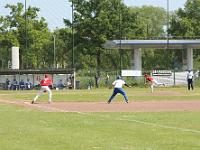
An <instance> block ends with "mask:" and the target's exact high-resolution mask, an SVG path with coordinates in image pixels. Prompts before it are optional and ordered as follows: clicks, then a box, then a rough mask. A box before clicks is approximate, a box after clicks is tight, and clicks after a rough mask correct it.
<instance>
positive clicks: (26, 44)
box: [25, 0, 28, 69]
mask: <svg viewBox="0 0 200 150" xmlns="http://www.w3.org/2000/svg"><path fill="white" fill-rule="evenodd" d="M27 37H28V31H27V8H26V0H25V62H26V69H27V68H28V57H27V49H28V41H27V40H28V39H27Z"/></svg>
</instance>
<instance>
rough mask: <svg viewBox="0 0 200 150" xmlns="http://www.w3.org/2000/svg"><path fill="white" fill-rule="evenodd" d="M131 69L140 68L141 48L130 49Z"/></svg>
mask: <svg viewBox="0 0 200 150" xmlns="http://www.w3.org/2000/svg"><path fill="white" fill-rule="evenodd" d="M131 70H142V51H141V48H139V49H134V50H132V56H131Z"/></svg>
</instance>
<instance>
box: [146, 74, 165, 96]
mask: <svg viewBox="0 0 200 150" xmlns="http://www.w3.org/2000/svg"><path fill="white" fill-rule="evenodd" d="M144 77H145V79H146V82H148V83H149V84H150V88H151V92H152V93H153V89H154V86H155V85H156V86H159V85H163V86H164V87H165V83H159V82H158V81H157V80H156V79H154V78H153V77H152V76H150V75H148V74H145V75H144Z"/></svg>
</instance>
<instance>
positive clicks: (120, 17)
mask: <svg viewBox="0 0 200 150" xmlns="http://www.w3.org/2000/svg"><path fill="white" fill-rule="evenodd" d="M119 5H120V4H119ZM119 7H120V8H119V38H120V43H119V54H120V75H121V74H122V73H121V72H122V55H123V54H122V27H121V23H122V14H121V13H122V6H119Z"/></svg>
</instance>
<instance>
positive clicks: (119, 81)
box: [107, 76, 131, 104]
mask: <svg viewBox="0 0 200 150" xmlns="http://www.w3.org/2000/svg"><path fill="white" fill-rule="evenodd" d="M112 85H113V86H114V87H115V88H114V91H113V94H112V95H111V97H110V98H109V100H108V102H107V103H108V104H110V103H111V101H112V99H113V98H114V97H115V96H116V95H117V94H118V93H120V94H122V95H123V96H124V99H125V103H128V97H127V96H126V93H125V91H124V90H123V88H122V86H123V85H125V86H127V87H131V86H129V85H127V84H126V83H125V81H124V80H122V78H121V76H117V80H115V81H114V82H113V83H112Z"/></svg>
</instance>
